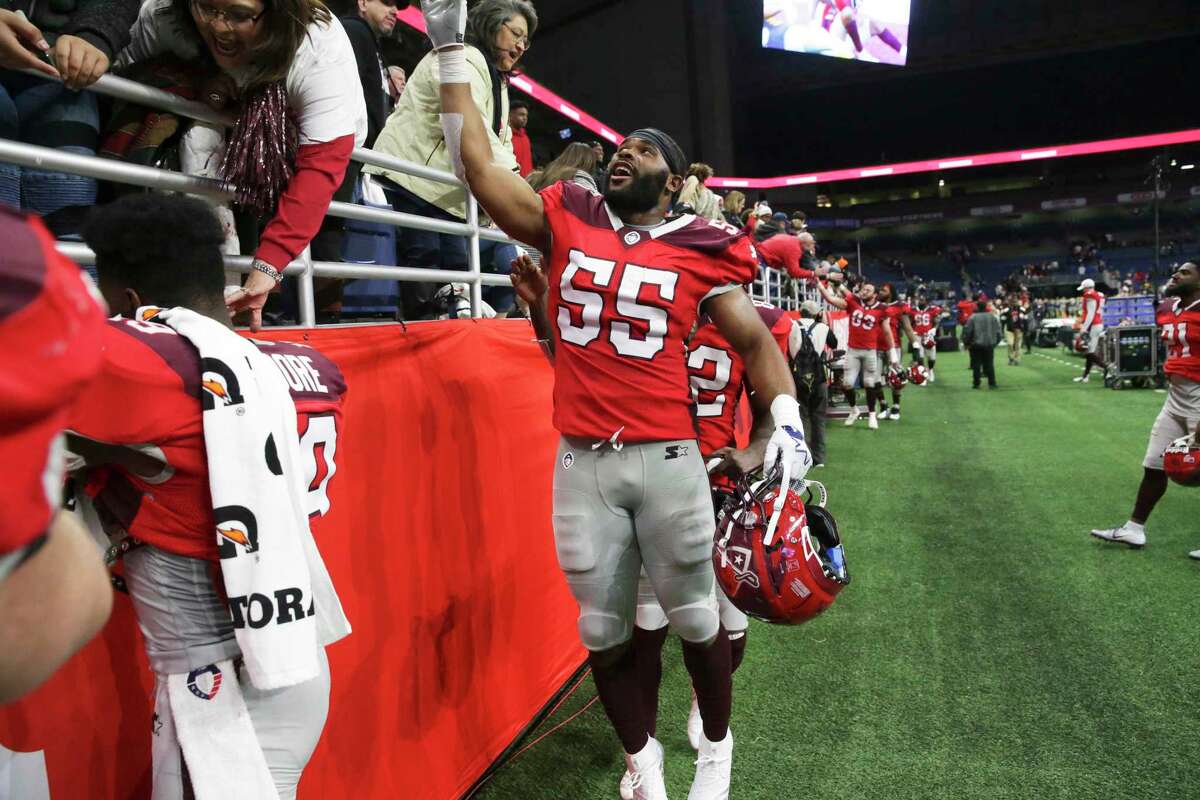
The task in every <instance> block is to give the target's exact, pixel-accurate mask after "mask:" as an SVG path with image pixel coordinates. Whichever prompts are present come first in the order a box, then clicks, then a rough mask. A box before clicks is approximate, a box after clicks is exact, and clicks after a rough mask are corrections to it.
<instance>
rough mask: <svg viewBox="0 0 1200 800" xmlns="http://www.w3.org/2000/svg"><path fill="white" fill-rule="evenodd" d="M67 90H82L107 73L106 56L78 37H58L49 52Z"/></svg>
mask: <svg viewBox="0 0 1200 800" xmlns="http://www.w3.org/2000/svg"><path fill="white" fill-rule="evenodd" d="M50 57H51V59H52V60H53V61H54V66H56V67H58V74H59V75H61V76H62V80H63V83H64V84H66V86H67V88H68V89H84V88H86V87H88V86H91V85H92V84H93V83H95V82H96V81H98V80H100V76H101V75H103V74H104V73H106V72H108V56H106V55H104V53H103V52H102V51H101V50H100V48H98V47H96V46H95V45H93V44H91V43H90V42H87V41H85V40H84V39H81V38H79V37H78V36H60V37H58V40H57V41H56V42H55V43H54V49H53V50H52V51H51V52H50Z"/></svg>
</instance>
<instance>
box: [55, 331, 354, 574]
mask: <svg viewBox="0 0 1200 800" xmlns="http://www.w3.org/2000/svg"><path fill="white" fill-rule="evenodd" d="M254 343H255V344H256V345H257V346H258V347H259V348H260V349H261V350H262V351H263V352H265V353H266V354H267V355H268V356H270V357H271V360H272V361H273V362H274V363H275V365H276V366H277V367H278V368H279V370H280V372H282V373H283V376H284V379H285V380H286V381H287V383H288V387H289V389H290V391H291V396H292V401H293V402H294V403H295V404H296V419H297V422H298V427H299V430H298V432H297V433H298V435H299V437H300V445H301V446H300V452H301V456H302V458H303V459H304V460H305V466H306V470H307V474H306V475H305V479H306V480H307V482H308V487H309V491H308V495H307V502H308V508H307V511H308V513H309V516H310V522H314V523H315V518H316V517H319V516H321V515H323V514H324V513H325V512H326V511H328V510H329V500H328V495H327V493H326V490H327V487H328V484H329V481H330V479H331V478H332V477H333V475H334V472H335V471H336V465H335V462H334V455H335V453H336V452H337V437H338V431H339V429H340V422H341V406H342V397H343V395H344V394H345V391H346V384H345V380H344V379H343V377H342V373H341V371H340V370H339V369H338V368H337V366H336V365H334V363H333V362H332V361H330V360H329V359H327V358H325V356H323V355H321V353H319V352H318V351H316V350H314V349H312V348H310V347H305V346H303V345H296V344H288V343H273V342H260V341H255V342H254ZM102 344H103V350H104V354H103V366H102V368H101V371H100V374H99V375H98V376H97V378H96V379H95V380H94V381H93V382H92V383H91V384H90V385H89V386H88V387H87V389H86V390H85V391H84V392H83V393H82V394H81V395H80V396H79V397H78V399H77V400H76V402H75V404H74V407H73V409H72V411H71V413H70V418H69V420H68V425H67V427H68V429H69V430H70V431H71V432H73V433H75V434H77V435H79V436H81V437H84V438H85V439H89V440H92V441H93V442H98V443H104V444H107V445H124V446H125V448H126V449H128V450H133V451H138V453H140V454H141V459H140V461H141V464H140V465H136V464H135V462H134V461H133V460H132V459H129V458H125V459H123V460H124V463H121V462H122V459H120V458H118V460H117V463H116V464H111V465H109V466H105V467H101V468H99V469H96V470H92V471H90V472H89V480H88V483H87V487H86V490H87V493H88V495H90V496H91V497H92V499H93V503H94V505H95V507H96V510H97V512H98V513H99V514H100V517H101V519H102V520H103V521H104V522H105V523H106V524H107V525H110V526H112V525H115V526H117V527H119V528H121V529H124V530H125V531H127V532H128V533H129V535H130V536H133V537H134V538H136V539H139V540H141V541H142V542H145V543H146V544H151V545H154V546H155V547H157V548H160V549H162V550H165V551H167V552H168V553H174V554H176V555H181V556H186V557H189V558H197V559H205V560H208V561H211V562H214V563H215V562H216V561H217V544H218V542H217V539H218V534H217V528H216V525H215V523H214V521H213V513H212V500H211V498H210V496H209V488H208V487H209V482H208V462H207V456H206V453H205V449H204V429H203V425H202V422H201V416H200V415H201V394H202V393H205V392H207V393H211V394H215V395H217V396H218V397H219V396H222V395H223V394H224V393H225V392H227V391H228V387H227V386H226V385H225V382H224V379H223V378H222V376H220V375H217V374H215V373H203V372H202V371H201V367H200V357H199V354H198V353H197V352H196V350H195V348H194V347H192V345H191V344H190V343H189V342H188V341H187V340H186V339H184V338H183V337H182V336H180V335H179V334H177V333H175V331H174V330H172V329H171V328H169V327H167V326H166V325H161V324H159V323H156V322H144V321H141V320H131V319H112V320H109V321H108V323H107V326H106V327H105V329H104V331H103V337H102ZM147 465H150V466H152V467H153V468H154V469H156V470H157V473H156V474H149V473H150V471H149V470H147V468H146V466H147Z"/></svg>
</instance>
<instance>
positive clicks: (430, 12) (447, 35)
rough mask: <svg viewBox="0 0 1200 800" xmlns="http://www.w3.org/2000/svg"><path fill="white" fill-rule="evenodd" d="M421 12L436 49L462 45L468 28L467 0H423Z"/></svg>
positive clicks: (426, 30)
mask: <svg viewBox="0 0 1200 800" xmlns="http://www.w3.org/2000/svg"><path fill="white" fill-rule="evenodd" d="M421 14H422V15H423V16H424V17H425V32H426V34H427V35H428V36H429V41H431V42H433V49H434V50H441V49H442V48H443V47H451V46H453V45H456V44H457V45H461V44H462V43H463V34H464V32H465V31H466V29H467V0H423V2H422V3H421Z"/></svg>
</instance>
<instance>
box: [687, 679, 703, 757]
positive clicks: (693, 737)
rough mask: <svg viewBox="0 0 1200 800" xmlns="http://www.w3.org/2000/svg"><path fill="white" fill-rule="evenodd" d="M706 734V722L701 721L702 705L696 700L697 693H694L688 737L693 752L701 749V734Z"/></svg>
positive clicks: (689, 715) (689, 717) (689, 716)
mask: <svg viewBox="0 0 1200 800" xmlns="http://www.w3.org/2000/svg"><path fill="white" fill-rule="evenodd" d="M702 733H704V720H702V719H700V703H699V702H698V701H697V700H696V693H695V692H693V693H692V711H691V713H690V714H688V724H687V736H688V744H690V745H691V746H692V749H693V750H699V749H700V734H702Z"/></svg>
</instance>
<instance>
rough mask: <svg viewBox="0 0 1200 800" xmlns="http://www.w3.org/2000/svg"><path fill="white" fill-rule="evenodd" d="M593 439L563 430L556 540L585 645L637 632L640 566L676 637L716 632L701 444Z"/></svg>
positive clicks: (704, 637) (706, 637)
mask: <svg viewBox="0 0 1200 800" xmlns="http://www.w3.org/2000/svg"><path fill="white" fill-rule="evenodd" d="M593 444H594V442H593V441H592V440H585V439H576V438H573V437H563V438H562V439H561V440H560V442H559V446H558V460H557V463H556V464H555V468H554V544H555V549H556V550H557V553H558V564H559V566H560V567H561V568H562V570H563V572H564V573H565V574H566V578H567V584H568V585H569V586H570V588H571V594H572V595H574V597H575V600H576V602H578V603H579V637H580V639H581V640H582V641H583V645H584V647H586V648H587V649H588V650H592V651H603V650H608V649H610V648H613V647H616V646H617V645H620V644H623V643H625V642H627V641H629V639H630V638H631V637H632V635H633V624H634V618H635V613H636V609H637V600H638V575H639V573H640V572H641V570H642V568H643V567H644V568H645V570H646V576H647V577H648V578H649V580H650V584H651V586H653V588H654V593H655V594H656V595H657V596H658V600H659V602H660V604H661V605H662V608H663V611H665V612H666V615H667V619H668V620H669V621H670V624H671V627H672V629H673V630H674V631H675V632H676V633H677V634H678V635H679V636H680V638H682V639H684V640H685V641H688V642H694V643H697V644H701V643H705V642H708V641H710V640H711V639H712V638H713V637H714V636H716V635H717V631H718V626H719V618H718V614H717V601H716V594H715V587H716V584H715V581H714V578H713V569H712V560H711V559H712V545H713V533H714V530H715V523H714V521H713V509H712V500H711V499H710V497H709V487H708V475H707V473H706V472H705V470H704V463H703V462H702V461H701V459H700V447H699V445H697V443H696V442H695V440H680V441H673V442H649V443H643V444H627V445H625V446H624V447H623V448H622V449H621V450H619V451H618V450H615V449H614V448H613V447H612V446H611V445H609V444H607V443H605V444H604V445H603V446H602V447H600V448H598V449H595V450H593V449H592V445H593Z"/></svg>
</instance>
